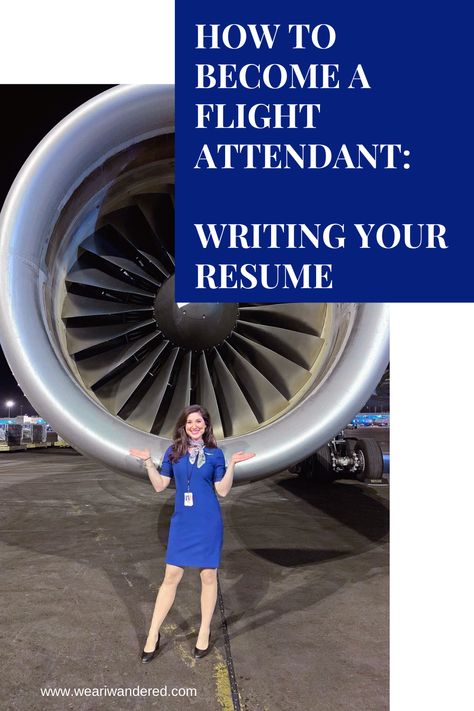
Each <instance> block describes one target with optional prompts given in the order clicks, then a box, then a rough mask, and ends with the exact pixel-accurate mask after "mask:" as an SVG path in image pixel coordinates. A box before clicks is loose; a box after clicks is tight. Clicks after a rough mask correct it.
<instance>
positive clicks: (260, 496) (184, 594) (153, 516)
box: [0, 430, 389, 711]
mask: <svg viewBox="0 0 474 711" xmlns="http://www.w3.org/2000/svg"><path fill="white" fill-rule="evenodd" d="M354 434H355V435H358V436H361V432H360V431H359V430H357V431H356V432H355V433H354ZM0 488H1V529H0V560H1V569H2V572H3V575H2V612H3V616H4V621H3V623H2V626H1V635H2V641H1V650H2V663H1V666H0V693H1V698H2V703H1V707H2V709H5V710H6V709H8V710H9V711H10V710H12V711H13V710H15V711H20V710H21V711H36V710H38V711H40V710H41V711H44V709H48V711H55V710H56V709H58V710H60V711H65V710H66V711H69V709H73V710H74V711H76V710H77V711H85V710H89V709H90V710H92V709H94V711H95V709H119V710H121V709H127V710H131V711H133V710H135V709H141V710H143V709H165V710H166V711H168V709H169V710H170V711H174V710H175V709H179V710H180V709H193V710H194V711H236V710H238V709H241V710H242V711H308V710H309V711H385V710H386V709H388V707H389V630H388V627H389V615H388V602H389V575H388V563H389V544H388V525H389V511H388V499H389V486H388V485H378V486H376V485H369V484H366V483H362V482H358V481H352V480H340V481H337V482H335V483H334V484H326V485H321V484H317V483H315V482H313V481H306V480H303V479H301V478H299V477H298V476H297V475H295V474H290V473H289V472H287V471H283V472H281V473H279V474H277V475H276V476H274V477H271V478H268V479H265V480H263V481H259V482H256V483H252V484H245V485H241V486H235V487H234V488H233V489H232V491H231V493H230V494H229V495H228V496H227V497H226V498H224V499H220V503H221V507H222V513H223V517H224V531H225V533H224V549H223V556H222V566H221V568H220V570H219V590H220V595H219V600H218V604H217V606H216V611H215V614H214V618H213V623H212V633H211V635H212V638H213V639H214V640H215V644H214V645H213V647H212V649H211V652H210V653H209V655H208V656H207V657H205V658H204V659H201V660H195V659H194V657H193V654H192V652H193V649H194V646H195V642H196V637H197V632H198V628H199V620H200V614H199V604H200V580H199V571H198V570H197V569H187V570H185V574H184V576H183V579H182V581H181V583H180V585H179V587H178V591H177V595H176V600H175V604H174V606H173V608H172V610H171V612H170V613H169V615H168V617H167V619H166V620H165V623H164V625H163V626H162V629H161V645H160V651H159V654H158V656H157V657H156V658H155V659H154V660H153V661H152V662H151V663H149V664H142V663H141V661H140V655H141V650H142V648H143V645H144V643H145V640H146V634H147V630H148V627H149V623H150V620H151V614H152V611H153V606H154V601H155V597H156V592H157V590H158V587H159V585H160V584H161V580H162V575H163V570H164V555H165V550H166V543H167V536H168V526H169V520H170V517H171V514H172V512H173V500H174V493H175V492H174V489H171V487H169V489H167V490H166V491H165V492H163V493H162V494H156V493H155V492H154V491H153V489H152V487H151V484H150V483H149V482H148V481H147V480H145V479H144V480H143V481H140V480H137V479H133V478H130V477H126V476H123V475H120V474H116V473H114V472H112V471H111V470H109V469H107V468H105V467H103V466H100V465H99V464H97V463H96V462H93V461H92V460H89V459H87V458H86V457H84V456H82V455H80V454H78V453H77V452H75V451H74V450H73V449H54V450H52V449H38V450H35V451H26V452H22V451H19V452H4V453H2V454H1V455H0ZM153 689H154V690H155V691H153ZM48 690H53V691H48ZM148 690H151V691H148ZM189 690H191V691H189ZM193 690H194V691H193ZM46 693H49V694H51V693H55V694H58V695H59V694H61V696H56V697H51V696H49V698H45V696H44V695H45V694H46ZM165 693H166V694H167V696H166V697H165V696H164V694H165ZM62 694H66V695H62ZM67 694H68V695H67ZM106 694H108V695H107V696H106ZM125 694H127V695H125ZM138 694H141V695H140V696H138ZM145 694H147V695H145ZM153 694H155V695H153Z"/></svg>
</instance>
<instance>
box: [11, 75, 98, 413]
mask: <svg viewBox="0 0 474 711" xmlns="http://www.w3.org/2000/svg"><path fill="white" fill-rule="evenodd" d="M111 86H112V85H110V84H107V85H105V84H94V85H81V84H68V85H62V84H56V85H47V84H44V85H42V84H38V85H26V84H25V85H14V84H12V85H6V84H4V85H2V87H1V92H2V109H3V110H2V125H3V141H2V144H3V145H2V152H3V155H2V169H1V182H0V202H1V204H2V205H3V203H4V200H5V198H6V196H7V193H8V191H9V189H10V187H11V184H12V183H13V181H14V179H15V177H16V175H17V173H18V171H19V170H20V168H21V166H22V165H23V163H24V162H25V160H26V159H27V158H28V156H29V155H30V153H31V152H32V151H33V149H34V148H36V146H37V145H38V143H39V142H40V141H41V139H42V138H44V136H45V135H46V134H47V133H48V131H50V130H51V129H52V128H53V127H54V126H55V125H56V124H57V123H58V122H59V121H60V120H61V119H63V118H64V117H65V116H67V114H69V113H70V112H71V111H73V110H74V109H75V108H77V107H78V106H80V105H81V104H83V103H84V102H85V101H87V100H88V99H90V98H92V97H93V96H96V94H100V93H101V92H102V91H105V90H106V89H110V87H111ZM1 276H2V275H1V274H0V298H3V294H2V293H1ZM7 400H13V401H14V402H15V405H14V407H12V409H11V416H12V417H15V416H16V415H20V414H23V415H34V414H41V413H36V411H35V409H34V408H33V407H32V405H30V403H29V402H28V400H27V399H26V397H25V396H24V395H23V393H22V391H21V389H20V388H19V387H18V385H17V381H16V378H15V376H14V375H13V374H12V372H11V370H10V367H9V365H8V363H7V361H6V359H5V356H4V355H3V351H2V349H1V345H0V417H6V416H7V415H8V409H7V407H6V406H5V402H6V401H7Z"/></svg>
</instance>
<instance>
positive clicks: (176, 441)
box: [169, 405, 217, 463]
mask: <svg viewBox="0 0 474 711" xmlns="http://www.w3.org/2000/svg"><path fill="white" fill-rule="evenodd" d="M193 412H199V414H200V415H201V417H202V419H203V420H204V422H205V423H206V429H205V430H204V434H203V436H202V439H203V442H204V444H205V445H206V447H217V442H216V438H215V437H214V432H213V431H212V424H211V416H210V415H209V413H208V411H207V410H206V409H205V408H204V407H202V406H201V405H189V407H185V408H184V410H183V412H182V413H181V415H180V416H179V417H178V421H177V422H176V425H175V428H174V434H173V444H172V446H171V452H170V455H169V459H170V462H173V463H175V462H177V461H178V459H181V457H184V455H185V454H187V452H188V435H187V434H186V422H187V419H188V417H189V415H190V414H191V413H193Z"/></svg>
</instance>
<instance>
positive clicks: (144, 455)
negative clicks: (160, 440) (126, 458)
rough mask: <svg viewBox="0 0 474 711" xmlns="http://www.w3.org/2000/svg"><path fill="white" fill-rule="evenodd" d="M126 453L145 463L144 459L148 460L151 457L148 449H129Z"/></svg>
mask: <svg viewBox="0 0 474 711" xmlns="http://www.w3.org/2000/svg"><path fill="white" fill-rule="evenodd" d="M128 451H129V452H130V454H131V455H132V457H137V458H138V459H143V461H145V460H146V459H150V457H151V454H150V450H149V449H129V450H128Z"/></svg>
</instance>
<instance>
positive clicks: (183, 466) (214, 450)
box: [130, 405, 255, 662]
mask: <svg viewBox="0 0 474 711" xmlns="http://www.w3.org/2000/svg"><path fill="white" fill-rule="evenodd" d="M173 439H174V441H173V444H172V445H171V446H170V447H168V449H167V450H166V452H165V454H164V456H163V462H162V465H161V472H160V473H158V471H157V469H156V468H155V466H154V464H153V461H152V459H151V457H150V452H149V451H148V450H143V451H142V450H138V449H130V454H131V455H132V456H134V457H138V458H139V459H142V460H143V461H144V463H145V467H146V470H147V472H148V476H149V478H150V481H151V483H152V485H153V488H154V489H155V491H157V492H160V491H164V489H166V488H167V487H168V486H169V483H170V481H171V478H172V477H173V478H174V479H175V483H176V497H175V509H174V513H173V516H172V518H171V524H170V531H169V538H168V547H167V551H166V558H165V562H166V568H165V575H164V578H163V582H162V584H161V587H160V589H159V591H158V595H157V598H156V603H155V609H154V612H153V617H152V621H151V626H150V631H149V633H148V638H147V641H146V644H145V647H144V650H143V653H142V662H150V661H151V660H152V659H153V658H154V657H155V656H156V653H157V652H158V648H159V645H160V628H161V625H162V624H163V621H164V619H165V617H166V615H167V614H168V612H169V610H170V609H171V606H172V605H173V602H174V598H175V595H176V589H177V587H178V584H179V582H180V580H181V578H182V576H183V572H184V568H186V567H192V568H200V574H201V626H200V629H199V634H198V638H197V640H196V646H195V649H194V656H195V658H196V659H201V658H202V657H204V656H205V655H206V654H207V653H208V652H209V650H210V643H211V639H210V628H211V619H212V615H213V613H214V608H215V606H216V601H217V568H218V567H219V565H220V558H221V550H222V542H223V525H222V515H221V511H220V505H219V502H218V500H217V496H216V492H217V494H219V496H227V494H228V493H229V491H230V490H231V488H232V482H233V477H234V467H235V465H236V464H237V463H238V462H242V461H244V460H245V459H250V457H254V456H255V454H254V453H253V452H236V453H235V454H233V455H232V456H231V458H230V461H229V466H228V467H227V469H226V465H225V459H224V453H223V451H222V450H221V449H219V448H218V447H217V442H216V439H215V437H214V433H213V431H212V425H211V419H210V416H209V413H208V412H207V410H205V409H204V408H203V407H201V406H200V405H191V406H190V407H186V408H185V409H184V410H183V412H182V414H181V415H180V417H179V418H178V421H177V423H176V427H175V431H174V438H173Z"/></svg>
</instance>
